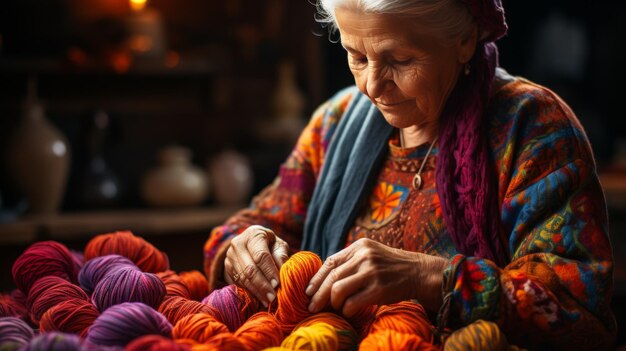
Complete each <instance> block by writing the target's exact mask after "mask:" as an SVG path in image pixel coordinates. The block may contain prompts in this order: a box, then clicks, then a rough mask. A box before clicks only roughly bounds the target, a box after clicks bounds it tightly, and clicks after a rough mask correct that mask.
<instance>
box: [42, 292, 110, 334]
mask: <svg viewBox="0 0 626 351" xmlns="http://www.w3.org/2000/svg"><path fill="white" fill-rule="evenodd" d="M99 315H100V312H98V310H97V309H96V307H95V306H94V305H92V304H91V302H88V301H85V300H82V299H69V300H66V301H63V302H61V303H59V304H58V305H56V306H54V307H52V308H50V309H49V310H48V311H46V313H44V314H43V316H42V317H41V321H40V322H39V330H40V331H41V332H44V333H46V332H50V331H61V332H65V333H72V334H77V335H79V336H80V337H83V338H84V337H85V336H87V329H88V328H89V327H90V326H91V325H92V324H93V322H94V321H95V320H96V318H98V316H99Z"/></svg>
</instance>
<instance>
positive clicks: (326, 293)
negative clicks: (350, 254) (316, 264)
mask: <svg viewBox="0 0 626 351" xmlns="http://www.w3.org/2000/svg"><path fill="white" fill-rule="evenodd" d="M353 273H354V269H353V268H352V265H350V264H347V263H344V264H342V265H340V266H338V267H337V268H334V269H331V270H330V271H329V272H328V274H327V275H326V277H325V278H324V281H323V282H322V284H321V285H320V287H319V289H318V290H317V292H315V294H314V295H313V297H312V298H311V303H310V304H309V312H312V313H316V312H318V311H319V310H321V309H322V308H324V307H325V306H326V305H327V304H328V301H329V300H330V296H331V291H332V289H333V285H334V284H335V283H336V282H338V281H340V280H341V279H343V278H345V277H347V276H350V275H352V274H353Z"/></svg>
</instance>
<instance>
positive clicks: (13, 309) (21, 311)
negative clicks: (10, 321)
mask: <svg viewBox="0 0 626 351" xmlns="http://www.w3.org/2000/svg"><path fill="white" fill-rule="evenodd" d="M0 317H17V318H19V319H21V320H23V321H25V322H27V321H28V310H27V309H26V306H24V305H23V304H22V303H20V302H18V301H17V300H16V299H14V298H13V297H12V296H11V295H6V294H0Z"/></svg>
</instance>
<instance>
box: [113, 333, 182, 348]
mask: <svg viewBox="0 0 626 351" xmlns="http://www.w3.org/2000/svg"><path fill="white" fill-rule="evenodd" d="M188 350H191V347H189V346H188V345H185V344H178V343H176V342H175V341H174V340H172V339H168V338H166V337H164V336H161V335H145V336H142V337H139V338H137V339H135V340H133V341H131V342H130V343H129V344H128V345H126V347H125V348H124V351H188Z"/></svg>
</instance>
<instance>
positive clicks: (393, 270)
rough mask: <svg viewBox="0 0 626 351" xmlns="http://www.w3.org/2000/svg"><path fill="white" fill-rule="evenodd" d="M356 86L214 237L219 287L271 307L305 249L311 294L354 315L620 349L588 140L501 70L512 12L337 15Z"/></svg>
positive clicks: (425, 1) (469, 3) (320, 116)
mask: <svg viewBox="0 0 626 351" xmlns="http://www.w3.org/2000/svg"><path fill="white" fill-rule="evenodd" d="M320 5H321V6H320V9H321V12H322V15H323V21H327V22H329V23H331V24H332V26H334V28H336V29H338V30H339V33H340V36H341V45H342V46H343V47H344V48H345V50H346V52H347V57H348V65H349V67H350V70H351V71H352V74H353V75H354V79H355V82H356V87H351V88H347V89H345V90H343V91H341V92H339V93H338V94H336V95H335V96H334V97H332V98H331V99H330V100H329V101H327V102H326V103H325V104H323V105H322V106H321V107H320V108H319V109H318V110H317V111H316V112H315V113H314V115H313V117H312V119H311V120H310V122H309V124H308V126H307V127H306V128H305V130H304V131H303V133H302V135H301V136H300V138H299V140H298V143H297V145H296V146H295V148H294V150H293V152H292V153H291V155H290V156H289V158H288V159H287V160H286V162H285V163H284V164H283V165H282V167H281V169H280V173H279V176H278V177H277V179H276V181H275V182H274V183H273V184H271V185H270V186H268V187H267V188H266V189H265V190H264V191H263V192H262V193H261V194H259V195H258V196H257V197H256V198H255V199H254V200H253V202H252V204H251V206H250V207H249V208H247V209H245V210H242V211H240V212H239V213H237V214H236V215H235V216H233V217H232V218H230V219H229V220H228V221H227V223H226V224H225V225H223V226H221V227H218V228H215V229H214V230H213V232H212V234H211V236H210V238H209V240H208V241H207V243H206V247H205V269H206V272H207V274H208V275H209V277H210V281H211V284H212V285H213V286H215V285H216V284H219V282H224V281H225V282H227V283H236V284H238V285H240V286H242V287H245V288H246V289H248V290H249V291H251V292H252V293H254V294H255V295H256V296H257V297H258V298H259V299H260V300H261V301H263V302H264V303H265V304H267V303H268V302H270V301H272V300H273V299H274V298H275V289H276V287H277V285H278V269H279V268H280V266H281V265H282V263H283V262H285V260H286V259H287V257H288V253H289V250H294V249H297V248H301V249H306V250H310V251H314V252H316V253H318V254H319V255H320V256H321V257H322V258H323V259H325V262H324V265H323V267H322V268H321V269H320V271H319V272H318V273H317V274H316V275H315V276H314V277H313V279H311V282H310V284H309V287H308V288H307V290H306V293H307V294H309V295H310V296H312V299H311V304H310V306H309V309H310V311H312V312H315V311H319V310H321V309H323V308H324V307H326V306H327V305H328V304H330V305H332V307H334V308H335V309H338V310H341V311H342V312H343V313H344V314H345V315H348V316H350V315H352V314H354V313H355V312H356V311H357V310H359V309H360V308H362V307H364V306H367V305H371V304H388V303H393V302H398V301H401V300H407V299H417V300H418V301H419V302H420V303H421V304H423V305H424V306H425V307H426V308H427V309H428V310H430V311H432V312H434V313H436V312H437V311H440V312H441V316H442V317H443V318H442V320H443V321H446V320H447V321H448V322H449V324H448V325H449V326H451V327H458V326H462V325H467V324H469V323H471V322H472V321H476V320H478V319H484V320H490V321H495V322H496V323H497V324H498V325H499V327H500V328H501V330H503V331H504V332H505V334H506V335H507V337H508V338H509V341H511V342H513V343H516V344H520V345H524V346H528V347H536V346H537V345H542V346H548V347H549V348H570V349H581V348H589V349H597V348H605V347H607V346H609V345H610V344H611V341H612V340H613V337H614V334H615V331H616V327H615V322H614V318H613V316H612V314H611V312H610V308H609V305H610V300H611V291H612V271H613V260H612V253H611V246H610V242H609V239H608V236H607V230H608V229H607V215H606V208H605V203H604V199H603V193H602V189H601V187H600V184H599V182H598V178H597V175H596V171H595V163H594V159H593V156H592V152H591V148H590V145H589V142H588V141H587V138H586V136H585V132H584V131H583V128H582V127H581V125H580V123H579V122H578V120H577V119H576V116H575V115H574V113H573V112H572V111H571V110H570V108H569V107H568V106H567V105H566V104H565V103H564V102H563V101H562V100H561V99H560V98H559V97H558V96H557V95H556V94H554V93H553V92H552V91H550V90H548V89H546V88H544V87H541V86H539V85H537V84H534V83H532V82H529V81H528V80H525V79H522V78H518V77H513V76H510V75H509V74H507V72H505V71H504V70H502V69H500V68H497V66H498V57H497V50H496V47H495V45H494V43H493V42H494V41H495V40H497V39H498V38H500V37H502V36H503V35H504V34H505V33H506V30H507V25H506V22H505V19H504V10H503V8H502V5H501V2H500V0H399V1H391V0H322V1H321V3H320Z"/></svg>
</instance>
